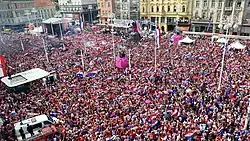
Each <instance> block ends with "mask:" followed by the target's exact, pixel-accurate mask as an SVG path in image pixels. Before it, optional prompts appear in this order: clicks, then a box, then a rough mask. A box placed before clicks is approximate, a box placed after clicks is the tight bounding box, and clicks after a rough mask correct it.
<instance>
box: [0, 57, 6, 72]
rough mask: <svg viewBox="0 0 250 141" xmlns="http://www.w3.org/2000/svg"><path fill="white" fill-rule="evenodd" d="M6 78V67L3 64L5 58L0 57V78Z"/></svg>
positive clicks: (4, 63)
mask: <svg viewBox="0 0 250 141" xmlns="http://www.w3.org/2000/svg"><path fill="white" fill-rule="evenodd" d="M4 76H7V65H6V62H5V57H4V56H0V77H4Z"/></svg>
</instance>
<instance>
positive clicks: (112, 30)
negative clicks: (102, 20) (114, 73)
mask: <svg viewBox="0 0 250 141" xmlns="http://www.w3.org/2000/svg"><path fill="white" fill-rule="evenodd" d="M115 21H116V19H115V14H114V13H112V15H111V18H108V22H109V23H112V22H113V24H112V29H111V34H112V42H113V57H114V62H115V41H114V24H115Z"/></svg>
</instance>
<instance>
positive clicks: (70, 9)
mask: <svg viewBox="0 0 250 141" xmlns="http://www.w3.org/2000/svg"><path fill="white" fill-rule="evenodd" d="M88 6H89V5H60V10H61V12H63V13H79V12H88V11H89V8H88ZM92 7H93V8H92V11H98V9H99V10H100V9H101V8H100V7H97V5H92Z"/></svg>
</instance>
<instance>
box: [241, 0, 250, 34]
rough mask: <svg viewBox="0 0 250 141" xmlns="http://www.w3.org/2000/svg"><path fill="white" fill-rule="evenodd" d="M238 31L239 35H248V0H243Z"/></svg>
mask: <svg viewBox="0 0 250 141" xmlns="http://www.w3.org/2000/svg"><path fill="white" fill-rule="evenodd" d="M240 33H241V35H246V36H250V0H246V1H245V5H244V12H243V18H242V24H241V25H240Z"/></svg>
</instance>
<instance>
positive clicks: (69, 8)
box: [58, 0, 98, 23]
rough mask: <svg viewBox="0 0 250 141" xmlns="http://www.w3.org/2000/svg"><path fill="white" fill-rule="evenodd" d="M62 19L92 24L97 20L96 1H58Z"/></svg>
mask: <svg viewBox="0 0 250 141" xmlns="http://www.w3.org/2000/svg"><path fill="white" fill-rule="evenodd" d="M58 4H59V9H60V13H61V14H62V16H63V17H69V18H73V19H74V20H81V21H83V22H89V23H93V22H95V21H96V20H97V15H98V9H97V0H58Z"/></svg>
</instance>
